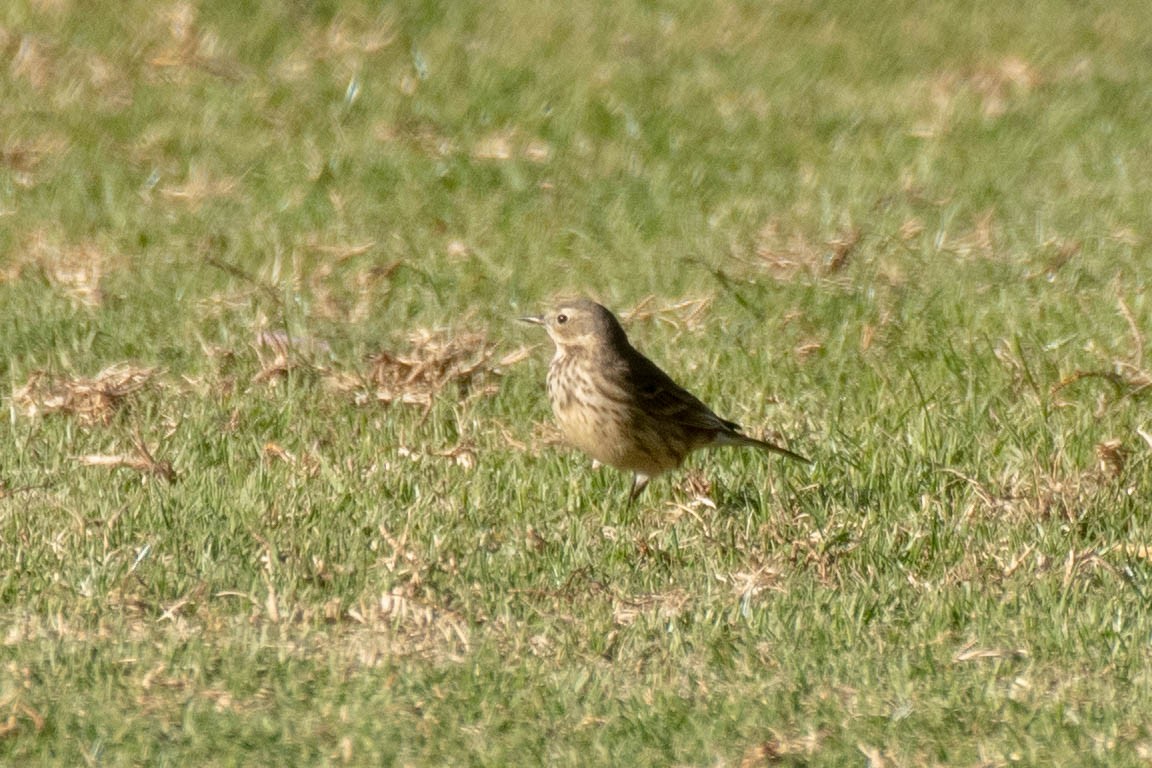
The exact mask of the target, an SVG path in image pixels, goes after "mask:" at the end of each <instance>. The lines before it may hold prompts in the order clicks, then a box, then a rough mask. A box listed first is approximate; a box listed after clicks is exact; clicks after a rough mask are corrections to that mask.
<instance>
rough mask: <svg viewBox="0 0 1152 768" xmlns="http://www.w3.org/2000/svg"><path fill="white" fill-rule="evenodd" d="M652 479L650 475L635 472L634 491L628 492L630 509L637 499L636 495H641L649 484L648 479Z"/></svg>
mask: <svg viewBox="0 0 1152 768" xmlns="http://www.w3.org/2000/svg"><path fill="white" fill-rule="evenodd" d="M651 479H652V478H650V477H648V475H642V474H640V473H639V472H635V473H633V475H632V492H631V493H629V494H628V509H631V508H632V504H633V503H634V502H635V501H636V497H637V496H639V495H640V492H641V491H643V490H644V489H645V488H646V487H647V486H648V481H649V480H651Z"/></svg>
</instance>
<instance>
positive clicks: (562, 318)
mask: <svg viewBox="0 0 1152 768" xmlns="http://www.w3.org/2000/svg"><path fill="white" fill-rule="evenodd" d="M556 322H558V323H560V325H564V323H566V322H568V315H565V314H564V313H563V312H561V313H560V314H559V315H556Z"/></svg>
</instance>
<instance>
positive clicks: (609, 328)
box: [520, 299, 628, 350]
mask: <svg viewBox="0 0 1152 768" xmlns="http://www.w3.org/2000/svg"><path fill="white" fill-rule="evenodd" d="M520 319H521V320H522V321H523V322H525V323H535V324H536V325H542V326H544V330H546V331H548V335H549V336H551V337H552V341H553V342H554V343H555V344H556V346H557V348H559V349H561V350H571V349H573V348H590V349H596V348H599V347H601V346H604V345H614V344H619V343H621V342H622V343H624V344H627V343H628V338H627V336H625V334H624V329H623V328H621V327H620V322H619V321H618V320H617V319H616V317H615V316H614V315H613V314H612V313H611V312H609V311H608V310H607V309H606V308H605V307H602V306H601V305H599V304H597V303H596V302H594V301H592V300H590V299H571V300H567V301H561V302H559V303H557V304H556V305H555V306H554V307H553V308H551V309H549V310H548V311H547V312H545V313H544V314H542V315H538V316H536V317H522V318H520Z"/></svg>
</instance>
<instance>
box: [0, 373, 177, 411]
mask: <svg viewBox="0 0 1152 768" xmlns="http://www.w3.org/2000/svg"><path fill="white" fill-rule="evenodd" d="M157 372H158V369H156V368H143V367H139V366H135V365H131V364H129V363H117V364H115V365H111V366H108V367H107V368H105V369H104V370H102V371H100V373H98V374H96V375H95V376H94V377H92V378H85V377H73V376H67V375H62V374H51V373H48V372H45V371H37V372H35V373H33V374H32V375H31V376H30V377H29V378H28V381H27V382H26V383H25V384H24V385H23V386H21V387H18V388H17V389H16V390H14V391H13V392H12V404H13V406H14V407H15V408H17V409H19V410H20V411H21V412H22V413H23V414H24V415H25V416H27V417H28V418H36V417H40V416H46V415H53V414H60V415H65V416H70V417H73V418H75V419H77V420H78V421H79V422H80V423H81V424H108V423H110V422H111V421H112V419H113V417H114V416H115V415H116V414H117V413H118V412H119V411H121V410H122V409H124V408H125V407H127V406H128V405H129V404H130V403H131V401H132V398H133V397H134V396H135V395H137V394H138V393H140V392H141V391H143V390H145V389H146V388H147V387H149V386H150V385H151V384H152V383H153V380H154V379H155V377H156V375H157Z"/></svg>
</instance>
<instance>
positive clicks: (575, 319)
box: [521, 299, 808, 503]
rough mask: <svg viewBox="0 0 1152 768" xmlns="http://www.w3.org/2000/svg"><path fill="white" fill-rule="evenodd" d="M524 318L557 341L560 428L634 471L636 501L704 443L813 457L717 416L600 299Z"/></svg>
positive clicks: (555, 403) (551, 380) (553, 386)
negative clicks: (638, 344)
mask: <svg viewBox="0 0 1152 768" xmlns="http://www.w3.org/2000/svg"><path fill="white" fill-rule="evenodd" d="M521 319H522V320H523V321H524V322H528V323H535V324H537V325H542V326H544V328H545V330H547V331H548V335H549V336H550V337H551V338H552V341H553V342H554V343H555V344H556V355H555V356H554V357H553V358H552V364H551V366H549V368H548V400H549V401H550V402H551V404H552V412H553V414H554V415H555V416H556V421H557V423H558V424H559V425H560V431H561V432H563V433H564V437H565V438H566V439H567V440H568V441H569V442H570V443H572V444H573V445H574V446H576V447H577V448H579V449H580V450H582V451H584V452H585V453H587V454H588V455H589V456H591V457H592V458H593V459H596V460H597V461H599V462H601V463H603V464H609V465H611V466H613V467H616V468H617V469H622V470H626V471H631V472H632V473H633V482H632V492H631V494H630V495H629V497H628V501H629V503H631V502H632V501H633V500H634V499H635V498H636V496H637V495H638V494H639V493H640V491H642V490H643V489H644V486H646V485H647V484H648V481H649V480H650V479H652V478H653V477H656V476H657V475H660V474H663V473H664V472H668V471H670V470H673V469H676V468H678V467H679V466H680V465H681V464H682V463H683V461H684V458H685V457H686V456H687V455H688V454H689V453H691V452H692V451H695V450H697V449H699V448H710V447H716V446H723V445H741V446H752V447H754V448H759V449H761V450H764V451H770V452H772V453H778V454H780V455H782V456H787V457H789V458H791V459H795V460H797V461H803V462H806V463H807V462H808V459H806V458H804V457H803V456H801V455H800V454H798V453H793V452H792V451H790V450H788V449H787V448H781V447H780V446H778V445H774V444H772V443H768V442H765V441H763V440H757V439H755V438H752V437H748V436H747V435H742V434H740V431H739V430H740V425H739V424H736V423H735V422H732V421H728V420H727V419H722V418H720V417H719V416H717V415H716V414H715V413H713V412H712V410H711V409H710V408H708V406H706V405H704V403H702V402H700V400H699V399H697V398H696V396H695V395H693V394H692V393H690V392H688V391H687V390H686V389H684V388H683V387H681V386H679V385H678V384H676V382H674V381H672V379H671V377H669V376H668V374H666V373H664V371H662V370H660V368H658V367H657V366H656V364H655V363H653V362H652V361H651V360H649V359H648V358H646V357H644V355H642V354H640V353H639V352H638V351H636V349H635V347H633V346H632V345H631V344H630V343H629V342H628V337H627V335H625V333H624V329H623V328H621V327H620V323H619V321H617V319H616V317H615V316H614V315H613V314H612V313H611V312H609V311H608V310H607V309H605V308H604V307H602V306H600V305H599V304H597V303H596V302H594V301H590V300H588V299H575V300H572V301H565V302H562V303H561V304H559V305H558V306H557V307H555V308H554V309H552V310H550V311H549V312H548V313H546V314H544V315H541V316H539V317H524V318H521Z"/></svg>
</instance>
